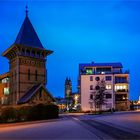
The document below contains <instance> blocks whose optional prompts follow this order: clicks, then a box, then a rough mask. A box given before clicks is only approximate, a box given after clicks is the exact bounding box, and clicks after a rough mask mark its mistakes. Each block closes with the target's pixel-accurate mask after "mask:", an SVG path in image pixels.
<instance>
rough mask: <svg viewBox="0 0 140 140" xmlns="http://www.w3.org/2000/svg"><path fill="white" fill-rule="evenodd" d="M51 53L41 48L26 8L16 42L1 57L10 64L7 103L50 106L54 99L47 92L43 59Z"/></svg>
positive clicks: (44, 61)
mask: <svg viewBox="0 0 140 140" xmlns="http://www.w3.org/2000/svg"><path fill="white" fill-rule="evenodd" d="M52 53H53V51H51V50H47V49H45V48H44V47H43V45H42V44H41V42H40V40H39V38H38V36H37V33H36V32H35V30H34V28H33V26H32V24H31V22H30V19H29V17H28V10H27V7H26V17H25V20H24V22H23V24H22V26H21V28H20V31H19V33H18V35H17V38H16V40H15V42H14V43H13V44H12V45H11V46H10V47H9V48H8V49H7V50H6V51H5V52H4V53H3V54H2V55H3V56H4V57H6V58H7V59H8V60H9V65H10V66H9V68H10V70H9V79H10V82H9V89H10V92H9V97H8V99H9V103H10V104H12V105H16V104H26V103H28V104H36V103H51V102H54V101H55V100H54V98H53V97H52V95H51V94H50V93H49V91H48V90H47V89H46V87H45V86H46V83H47V79H46V77H47V71H46V57H47V56H48V55H50V54H52Z"/></svg>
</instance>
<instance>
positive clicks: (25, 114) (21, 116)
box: [17, 106, 32, 121]
mask: <svg viewBox="0 0 140 140" xmlns="http://www.w3.org/2000/svg"><path fill="white" fill-rule="evenodd" d="M31 108H32V107H31V106H21V107H19V108H18V116H17V117H18V121H27V120H29V114H30V110H31Z"/></svg>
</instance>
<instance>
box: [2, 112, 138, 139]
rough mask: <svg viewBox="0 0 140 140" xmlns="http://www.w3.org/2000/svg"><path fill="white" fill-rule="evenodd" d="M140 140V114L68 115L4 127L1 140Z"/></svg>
mask: <svg viewBox="0 0 140 140" xmlns="http://www.w3.org/2000/svg"><path fill="white" fill-rule="evenodd" d="M8 139H9V140H13V139H14V140H22V139H26V140H32V139H33V140H34V139H39V140H66V139H69V140H91V139H93V140H94V139H95V140H103V139H105V140H108V139H110V140H115V139H116V140H118V139H119V140H123V139H124V140H127V139H130V140H133V139H138V140H140V112H122V113H121V112H120V113H114V114H106V115H85V114H66V115H61V116H60V119H56V120H51V121H40V122H33V123H22V124H14V125H13V124H11V125H0V140H8Z"/></svg>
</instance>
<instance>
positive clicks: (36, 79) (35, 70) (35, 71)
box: [35, 70, 37, 81]
mask: <svg viewBox="0 0 140 140" xmlns="http://www.w3.org/2000/svg"><path fill="white" fill-rule="evenodd" d="M35 80H36V81H37V70H35Z"/></svg>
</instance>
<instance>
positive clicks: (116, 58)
mask: <svg viewBox="0 0 140 140" xmlns="http://www.w3.org/2000/svg"><path fill="white" fill-rule="evenodd" d="M26 4H27V0H25V1H21V0H19V1H18V0H17V1H12V2H10V1H5V0H3V1H2V0H0V18H1V22H0V53H2V52H3V51H4V50H5V49H7V48H8V47H9V46H10V45H12V43H13V42H14V41H15V39H16V36H17V34H18V32H19V29H20V27H21V24H22V22H23V20H24V18H25V6H26ZM28 7H29V18H30V20H31V22H32V24H33V26H34V28H35V29H36V32H37V34H38V36H39V38H40V40H41V42H42V44H43V45H44V47H45V48H47V49H50V50H53V51H54V53H53V54H52V55H50V56H48V60H47V69H48V89H49V90H50V92H52V94H53V95H54V96H59V95H60V96H63V94H64V82H65V78H66V77H67V76H69V77H70V78H71V79H72V85H73V91H76V87H77V77H78V64H79V63H90V62H91V61H94V62H122V64H123V66H124V68H125V69H129V70H130V84H131V85H130V99H134V100H135V99H138V96H139V95H140V51H139V47H140V2H139V1H137V0H136V1H130V0H129V1H126V0H112V1H111V0H106V1H105V0H102V1H100V0H97V1H95V0H81V1H80V0H69V1H68V0H64V1H63V0H61V1H60V0H44V1H43V0H42V1H37V0H36V1H33V0H32V1H28ZM0 67H1V68H0V74H2V73H4V72H7V71H8V69H9V67H8V61H7V60H6V58H3V57H2V56H0Z"/></svg>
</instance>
